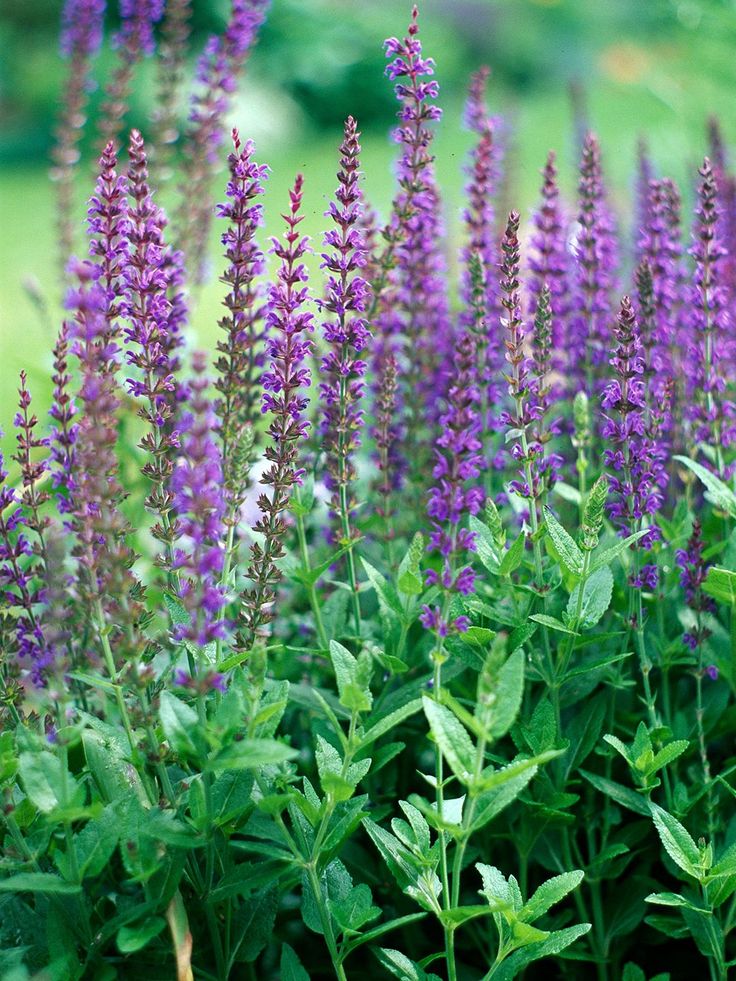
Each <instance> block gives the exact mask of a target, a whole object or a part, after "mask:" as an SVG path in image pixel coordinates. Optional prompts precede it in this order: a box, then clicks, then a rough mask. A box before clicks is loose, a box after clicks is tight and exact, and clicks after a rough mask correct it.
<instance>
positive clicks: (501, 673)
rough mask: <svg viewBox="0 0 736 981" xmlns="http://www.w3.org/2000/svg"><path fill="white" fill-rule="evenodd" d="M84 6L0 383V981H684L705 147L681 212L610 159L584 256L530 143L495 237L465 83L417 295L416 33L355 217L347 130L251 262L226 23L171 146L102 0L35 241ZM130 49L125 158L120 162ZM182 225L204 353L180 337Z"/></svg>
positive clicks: (719, 211) (722, 416) (717, 851)
mask: <svg viewBox="0 0 736 981" xmlns="http://www.w3.org/2000/svg"><path fill="white" fill-rule="evenodd" d="M103 13H104V3H103V2H101V0H67V3H66V5H65V9H64V24H63V44H62V47H63V51H64V52H65V53H66V54H67V55H68V56H69V57H70V72H69V80H68V87H67V90H66V96H65V102H64V109H63V111H62V114H61V117H60V124H59V127H58V139H57V145H56V147H55V149H54V159H55V162H56V163H55V172H54V176H55V178H56V180H57V186H58V191H59V238H60V247H61V250H62V253H63V255H64V267H65V270H66V272H65V276H66V280H67V287H68V288H67V293H66V311H67V315H66V318H65V320H64V322H63V323H62V324H61V325H60V328H59V334H58V340H57V342H56V346H55V348H54V367H53V385H54V395H53V404H52V407H51V410H50V412H49V416H50V419H47V420H45V421H44V420H43V418H42V417H40V416H39V415H37V411H38V410H37V409H35V408H34V405H33V402H32V397H31V392H30V391H29V388H28V385H27V380H26V376H25V374H21V378H20V386H19V400H18V412H17V415H16V417H15V419H14V421H13V425H14V428H15V433H16V440H17V448H16V450H15V452H14V454H13V455H12V459H11V460H10V462H9V463H8V465H7V466H5V467H2V471H1V476H2V489H1V490H0V579H2V583H3V590H2V609H1V612H2V617H1V618H0V642H1V645H2V648H1V649H2V660H1V662H0V664H1V669H0V713H1V714H0V719H1V721H2V732H1V733H0V782H1V784H2V820H1V821H0V841H1V842H2V851H1V852H0V856H1V857H0V869H1V872H0V965H1V966H2V977H3V978H6V979H9V981H10V979H12V981H16V979H17V981H23V979H30V978H36V979H54V981H66V979H81V978H90V979H96V981H108V979H113V978H121V979H135V978H163V977H167V978H173V977H177V978H179V979H180V981H184V979H192V978H197V979H212V981H215V979H216V981H224V979H227V978H259V979H261V978H263V979H266V978H274V979H275V978H281V979H284V981H303V979H308V978H327V977H336V978H338V979H343V981H344V979H347V978H351V979H352V978H355V979H358V978H364V977H392V976H393V977H397V978H400V979H403V981H438V979H448V981H462V979H481V978H482V979H484V981H511V979H512V978H521V977H524V978H525V979H528V981H530V979H532V978H542V977H544V978H550V977H559V978H565V979H576V978H579V979H588V978H596V979H599V981H606V979H609V981H616V979H621V978H623V979H624V981H646V979H650V981H654V978H655V977H656V979H658V981H663V979H666V978H672V979H673V981H674V979H677V978H695V977H706V976H708V977H710V978H712V979H719V981H723V979H726V978H727V977H728V975H729V972H730V969H731V968H733V967H734V965H736V946H735V945H734V937H733V928H734V925H735V924H736V822H735V821H734V812H733V806H732V805H733V798H734V795H735V793H736V790H735V787H734V780H733V773H734V769H736V761H735V760H734V754H733V734H734V731H735V729H736V716H735V706H734V698H733V695H734V690H735V686H736V572H734V571H733V568H734V559H735V558H736V536H735V534H734V527H736V493H734V485H733V471H734V460H735V459H736V452H735V451H734V434H735V433H736V421H735V417H736V412H735V410H734V403H733V401H732V399H733V395H734V387H735V386H734V378H735V376H734V367H735V365H736V345H735V344H734V340H733V332H732V329H731V324H730V310H731V309H733V306H734V302H735V301H736V274H735V270H736V265H735V263H736V179H735V178H734V176H733V175H732V174H731V172H730V170H729V166H728V161H727V158H726V153H725V150H724V148H723V145H722V141H721V140H720V136H719V133H718V129H717V126H716V125H715V124H712V126H711V131H710V136H711V144H712V146H711V152H710V157H707V158H706V159H705V160H704V162H703V165H702V167H701V168H700V171H699V175H697V178H698V184H697V200H696V206H695V212H694V216H693V218H692V225H691V230H686V229H684V227H683V226H684V224H685V219H684V218H683V215H682V209H681V202H680V194H679V190H678V188H677V186H676V185H675V183H674V182H673V181H672V180H670V179H669V178H667V177H664V176H659V175H658V174H657V172H656V171H655V168H654V165H653V163H652V162H651V161H650V160H649V159H648V157H647V156H646V154H645V153H643V155H642V159H641V161H640V176H639V182H638V185H637V202H636V227H635V229H634V235H633V238H632V236H630V235H629V234H628V233H626V234H625V233H623V232H622V231H621V228H620V226H619V224H618V222H617V219H616V217H615V215H614V214H613V212H612V211H611V208H610V206H609V203H608V199H607V195H606V188H605V183H604V180H603V174H602V164H601V153H600V148H599V145H598V141H597V139H596V137H595V136H594V135H593V134H592V133H589V134H588V135H587V136H586V137H585V139H584V143H583V145H582V146H581V163H580V181H579V187H578V196H577V199H576V200H575V201H572V202H567V201H564V200H563V198H562V196H561V195H560V192H559V190H558V186H557V173H556V168H555V158H554V154H553V153H550V155H549V157H548V159H547V162H546V165H545V166H544V170H543V177H542V184H541V197H540V203H539V206H538V207H537V209H536V210H535V211H534V213H533V215H532V218H531V224H530V226H529V228H528V229H526V228H523V226H522V223H521V220H520V217H519V214H518V213H516V212H513V211H512V212H511V214H509V215H508V216H504V215H500V214H497V200H498V190H499V187H500V185H501V182H502V180H503V167H504V156H505V149H506V147H505V139H506V136H505V130H504V127H503V126H502V125H501V123H500V121H499V120H498V119H497V118H496V117H494V116H492V115H491V114H490V112H489V109H488V107H487V105H486V102H485V94H484V89H485V82H486V74H487V73H486V72H484V71H480V72H479V73H477V74H476V75H475V76H474V77H473V79H472V81H471V84H470V90H469V98H468V106H467V116H466V123H467V125H468V126H469V127H470V129H471V130H472V132H473V134H474V147H473V150H472V152H471V155H470V159H469V161H468V164H467V205H466V210H465V214H464V220H465V239H464V244H463V246H462V254H461V256H460V264H459V265H460V270H461V272H460V282H459V286H458V290H457V296H456V295H455V291H450V290H449V289H448V276H447V268H448V263H447V258H448V257H447V254H446V250H447V245H446V242H445V238H444V232H443V222H442V199H441V194H440V189H439V188H438V186H437V182H436V180H435V170H434V158H433V155H432V140H433V136H434V132H435V129H436V127H437V126H438V125H439V121H440V116H441V111H440V109H439V107H438V103H439V85H438V82H437V81H436V79H435V77H434V69H435V66H434V62H433V60H432V59H431V58H429V57H427V56H426V55H425V53H424V51H423V50H422V44H421V40H420V35H419V21H418V14H417V10H416V8H415V9H414V11H413V13H412V14H411V21H410V25H409V28H408V31H407V33H406V35H405V36H404V37H401V38H398V37H391V38H389V40H388V41H387V42H386V54H387V58H388V66H387V71H386V73H387V75H388V78H389V80H390V81H391V82H393V85H394V88H395V93H396V98H397V101H398V118H399V122H398V126H397V128H396V130H395V133H394V135H395V139H396V143H397V146H398V163H397V168H396V189H395V195H394V199H393V205H392V207H391V210H390V213H389V214H388V215H387V216H384V217H381V216H378V215H377V214H376V213H375V212H374V210H373V209H372V208H371V207H370V205H369V203H368V202H366V201H365V199H364V195H363V190H362V186H361V169H360V168H361V164H360V153H361V148H360V132H359V123H358V122H357V121H356V120H355V119H353V118H348V119H347V120H346V121H345V128H344V140H343V142H342V144H341V146H340V147H339V149H338V150H337V152H336V155H335V160H334V164H333V165H334V167H335V169H336V171H337V177H336V190H335V194H334V198H333V200H332V202H331V203H330V205H329V208H328V210H327V212H326V214H325V233H324V237H323V238H322V240H321V241H313V242H310V241H308V239H307V238H305V237H304V236H303V235H302V234H301V230H300V223H301V220H302V214H303V206H304V193H305V187H308V181H309V175H308V174H307V175H306V176H305V177H304V178H303V177H302V176H301V175H297V176H296V177H295V180H294V183H293V186H292V189H291V191H290V193H289V197H288V200H286V201H284V202H283V217H282V221H283V233H282V235H281V236H280V237H278V238H276V239H274V240H273V241H272V243H271V244H270V246H268V244H267V243H265V242H263V241H262V240H261V224H262V208H261V205H260V203H259V196H260V194H261V192H262V190H263V186H264V182H265V181H266V180H267V177H268V170H267V167H266V166H265V165H264V164H263V163H261V162H259V161H258V154H257V149H256V147H255V146H254V145H253V143H252V142H250V141H249V140H247V139H243V138H242V137H241V136H240V135H239V133H238V132H237V131H234V132H233V133H232V140H231V143H230V152H229V155H228V154H227V143H226V139H225V135H224V133H223V125H224V124H223V119H224V117H225V115H226V113H227V111H228V108H229V104H230V99H231V96H232V94H233V92H234V91H235V89H236V86H237V84H238V83H239V77H240V72H241V68H242V65H243V62H244V59H245V57H246V55H247V53H248V51H249V49H250V47H251V45H252V44H253V42H254V40H255V37H256V34H257V31H258V28H259V26H260V24H261V22H262V21H263V18H264V16H265V14H266V4H265V3H264V2H259V0H233V5H232V13H231V19H230V21H229V24H228V26H227V29H226V31H225V33H224V34H223V35H222V36H220V37H215V38H213V39H212V40H211V41H210V42H209V43H208V45H207V47H206V49H205V51H204V53H203V55H202V56H201V59H200V61H199V63H198V68H197V78H196V84H195V89H194V94H193V95H192V97H191V102H190V112H189V117H188V121H187V122H186V124H185V125H184V126H183V127H181V126H180V125H179V115H178V108H177V107H178V104H179V98H180V91H181V88H182V85H183V84H184V82H185V81H186V72H185V60H186V55H187V38H188V21H189V14H190V3H189V2H188V0H169V2H168V3H167V4H166V9H165V10H164V3H163V0H147V2H144V0H125V2H121V14H122V21H121V27H120V30H119V34H118V35H117V38H116V47H117V64H116V67H115V68H114V70H113V71H112V73H111V75H110V77H109V79H108V81H107V83H106V85H107V91H106V97H105V103H104V107H103V112H102V114H101V117H100V121H99V124H98V125H99V137H100V140H101V156H100V159H99V166H98V175H97V180H96V185H95V187H94V190H93V191H92V192H91V195H90V198H89V206H88V211H87V241H86V244H85V246H84V247H83V248H76V252H75V255H74V257H72V256H71V254H70V250H71V249H72V248H73V247H74V239H75V234H76V232H75V229H76V226H77V219H78V217H79V216H78V215H77V214H76V213H75V211H74V205H73V201H74V195H73V187H74V180H75V173H76V170H77V157H78V155H79V153H78V146H79V140H80V137H81V135H82V130H81V127H82V125H83V122H84V114H85V104H86V99H87V93H88V90H89V84H88V80H89V73H90V65H91V62H92V59H93V58H94V55H95V52H96V50H97V48H98V47H99V44H100V41H101V36H102V16H103ZM156 25H158V26H156ZM154 26H156V30H155V32H154ZM154 56H155V57H156V58H157V65H158V96H159V98H158V103H157V104H158V109H157V114H156V118H155V121H154V125H153V126H152V127H151V132H152V134H153V136H152V139H151V140H148V139H145V140H144V138H143V137H142V136H141V134H140V133H139V132H138V131H136V130H133V131H132V132H130V133H128V134H127V135H126V136H125V149H124V150H121V148H120V146H119V143H120V140H121V138H122V136H123V134H124V133H125V132H126V127H125V122H126V114H127V100H128V97H129V93H130V91H131V86H132V85H133V84H134V81H135V76H136V71H137V68H138V64H139V62H140V60H141V59H142V58H147V57H154ZM180 129H181V130H182V132H181V133H180V132H179V130H180ZM225 157H226V158H227V165H228V167H229V179H228V180H227V183H226V185H225V188H224V192H223V195H222V201H223V203H221V204H219V205H218V206H217V208H216V209H215V208H213V207H212V206H211V203H210V200H209V193H210V187H211V184H212V177H213V175H214V174H216V172H217V168H218V166H219V165H220V164H221V163H222V162H224V159H225ZM325 166H327V162H325ZM693 176H694V177H695V176H696V175H693ZM165 182H168V184H169V187H170V188H174V187H176V186H178V187H179V189H180V193H179V198H180V205H179V207H178V209H175V211H174V213H173V214H172V216H171V217H172V221H171V223H170V222H169V220H168V218H167V215H166V214H165V213H164V210H163V209H162V207H161V205H160V204H159V203H158V200H157V197H156V194H157V192H158V190H159V187H160V185H161V184H162V183H165ZM213 218H214V220H215V221H216V222H218V223H219V225H220V227H221V230H222V245H223V249H224V257H223V259H222V261H221V281H222V283H223V291H222V292H223V313H222V318H221V320H220V327H221V334H220V341H219V342H218V345H217V353H216V355H215V356H214V358H213V357H211V356H207V355H205V354H203V353H194V354H191V355H190V353H189V352H188V351H187V348H186V343H185V341H186V336H187V318H188V312H189V309H190V300H189V297H190V291H191V289H192V288H193V286H194V285H196V284H197V283H198V282H199V281H200V279H201V277H202V276H203V275H204V273H205V271H206V268H207V264H206V262H205V259H206V256H205V254H204V246H205V244H206V240H207V228H208V226H209V223H210V221H211V220H212V219H213ZM632 241H633V247H632V245H631V244H630V243H631V242H632ZM266 250H268V251H267V253H266ZM310 253H317V255H318V256H319V257H320V261H319V272H318V274H317V275H316V276H315V275H312V277H311V278H310V277H309V275H308V267H309V265H310V263H308V262H306V261H305V258H306V257H307V256H308V255H309V254H310ZM312 265H314V264H312Z"/></svg>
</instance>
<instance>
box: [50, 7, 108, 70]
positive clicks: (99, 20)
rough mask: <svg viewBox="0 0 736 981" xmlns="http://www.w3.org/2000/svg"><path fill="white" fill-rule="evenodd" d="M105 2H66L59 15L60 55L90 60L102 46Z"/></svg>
mask: <svg viewBox="0 0 736 981" xmlns="http://www.w3.org/2000/svg"><path fill="white" fill-rule="evenodd" d="M105 5H106V0H66V3H65V4H64V9H63V11H62V14H61V37H60V42H59V43H60V47H61V53H62V54H63V55H64V57H65V58H75V57H79V58H91V57H93V56H94V55H96V54H97V52H98V51H99V50H100V47H101V45H102V27H103V19H104V16H105Z"/></svg>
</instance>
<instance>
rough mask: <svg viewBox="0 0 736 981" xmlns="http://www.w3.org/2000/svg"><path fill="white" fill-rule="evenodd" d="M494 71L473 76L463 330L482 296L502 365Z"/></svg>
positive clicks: (494, 356)
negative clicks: (488, 93)
mask: <svg viewBox="0 0 736 981" xmlns="http://www.w3.org/2000/svg"><path fill="white" fill-rule="evenodd" d="M489 73H490V71H489V69H488V68H482V69H481V70H480V71H478V72H476V73H475V75H473V77H472V79H471V83H470V93H469V96H468V102H467V106H466V109H465V116H466V122H467V124H468V126H469V127H470V128H471V129H472V130H474V131H475V132H476V133H477V134H478V141H477V143H476V145H475V146H474V147H473V149H472V151H471V154H470V161H469V165H468V167H467V173H468V176H469V178H470V179H469V181H468V184H467V185H466V192H467V195H468V208H467V209H466V210H465V212H464V213H463V218H464V220H465V227H466V233H467V237H468V243H467V245H466V246H465V247H464V249H463V251H462V256H461V258H462V261H463V271H462V284H461V295H462V299H463V302H464V310H463V312H462V314H461V317H460V325H461V327H463V328H468V327H471V325H472V324H473V323H474V321H475V320H476V319H477V318H476V316H475V314H474V311H473V307H474V306H477V299H476V297H475V296H474V293H475V292H476V291H477V290H478V288H479V287H480V289H481V291H482V312H483V319H484V320H485V324H486V332H485V333H486V339H485V347H486V363H487V364H488V365H495V364H498V363H499V361H500V359H501V356H502V340H501V338H500V336H499V334H498V331H495V330H492V329H490V325H491V324H493V323H495V322H496V321H497V320H498V317H499V316H500V313H501V308H500V305H499V296H498V283H497V281H496V276H495V275H494V273H495V270H496V268H497V266H498V261H499V256H498V242H497V234H496V214H495V207H494V200H495V198H496V196H497V194H498V191H499V186H500V184H501V161H500V150H499V143H498V137H497V129H498V126H499V121H498V119H496V118H494V117H493V116H491V115H490V114H489V112H488V107H487V105H486V101H485V93H484V90H485V85H486V80H487V78H488V75H489ZM473 255H475V256H477V257H478V259H479V260H480V265H481V268H480V274H481V283H480V284H476V283H474V282H473V279H474V276H473V271H472V268H471V265H472V262H471V257H472V256H473ZM488 374H489V378H488V379H487V384H488V386H489V389H488V399H489V401H490V402H491V403H493V402H495V401H497V399H498V396H499V395H500V391H499V390H498V388H499V386H498V385H497V384H496V383H495V382H494V381H493V379H494V378H495V374H494V373H493V372H490V371H489V373H488Z"/></svg>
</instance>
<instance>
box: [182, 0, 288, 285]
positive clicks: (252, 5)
mask: <svg viewBox="0 0 736 981" xmlns="http://www.w3.org/2000/svg"><path fill="white" fill-rule="evenodd" d="M269 4H270V0H233V3H232V9H231V13H230V20H229V21H228V25H227V28H226V30H225V32H224V34H222V35H221V36H213V37H211V38H210V39H209V41H208V42H207V45H206V47H205V50H204V53H203V54H202V56H201V58H200V59H199V62H198V65H197V81H198V83H199V86H198V90H197V92H196V94H195V96H194V98H193V101H192V106H191V110H190V113H189V127H188V132H187V136H186V141H185V147H184V161H185V164H184V183H183V186H182V192H183V195H184V197H183V205H182V214H181V224H182V225H183V228H184V238H183V242H184V244H183V249H184V253H185V255H186V257H187V262H188V264H189V266H190V269H192V270H193V271H194V274H195V279H196V281H197V282H201V281H202V278H203V276H204V272H205V264H204V259H205V254H206V247H207V239H208V235H209V228H210V221H211V213H212V202H211V197H210V185H211V183H212V175H213V171H214V168H215V166H216V164H217V161H218V159H219V153H220V148H221V147H222V144H223V142H224V136H225V134H224V127H223V123H224V120H225V117H226V116H227V113H228V110H229V108H230V103H231V100H232V96H233V93H234V92H235V90H236V88H237V84H238V79H239V77H240V75H241V73H242V71H243V64H244V61H245V58H246V56H247V54H248V51H249V50H250V48H251V47H252V46H253V44H254V42H255V39H256V36H257V34H258V30H259V29H260V27H261V25H262V23H263V21H264V20H265V18H266V13H267V11H268V7H269Z"/></svg>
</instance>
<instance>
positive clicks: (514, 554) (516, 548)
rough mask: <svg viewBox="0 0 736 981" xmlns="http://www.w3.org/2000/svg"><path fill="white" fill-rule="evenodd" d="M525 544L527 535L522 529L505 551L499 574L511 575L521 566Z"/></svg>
mask: <svg viewBox="0 0 736 981" xmlns="http://www.w3.org/2000/svg"><path fill="white" fill-rule="evenodd" d="M525 546H526V535H525V534H524V532H523V531H522V532H521V534H520V535H519V537H518V538H517V539H516V541H515V542H514V543H513V544H512V545H511V547H510V548H508V549H507V550H506V551H505V552H504V553H503V557H502V559H501V564H500V565H499V567H498V574H499V576H510V575H511V573H512V572H515V571H516V569H518V568H519V566H520V565H521V563H522V560H523V558H524V548H525Z"/></svg>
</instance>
